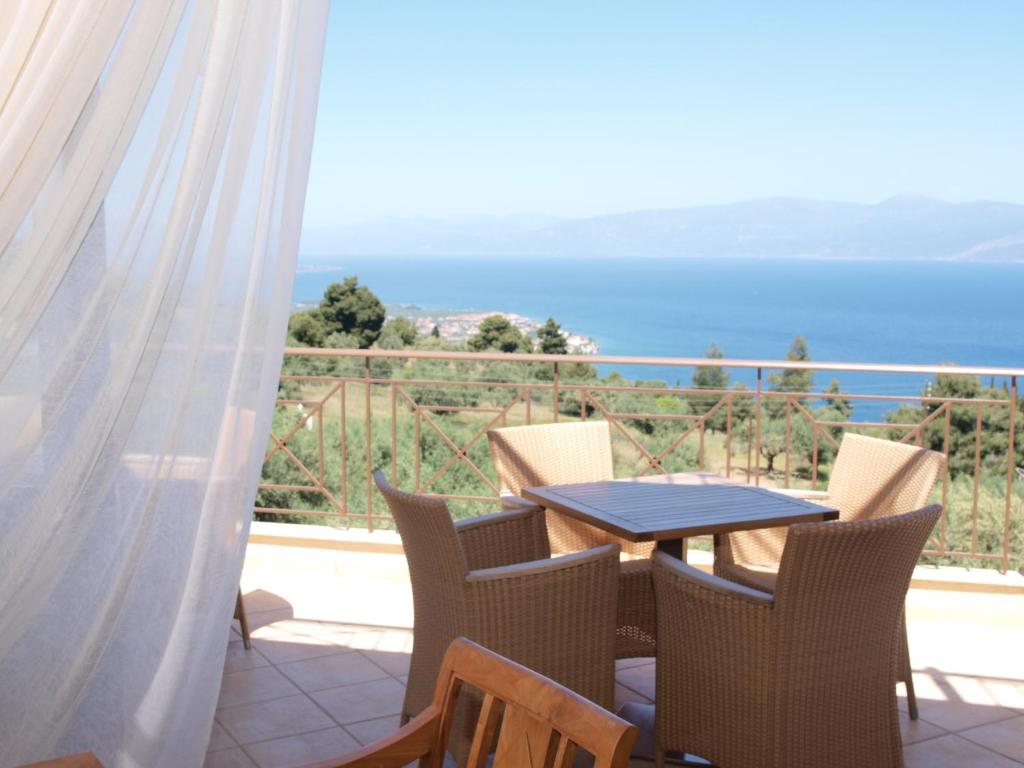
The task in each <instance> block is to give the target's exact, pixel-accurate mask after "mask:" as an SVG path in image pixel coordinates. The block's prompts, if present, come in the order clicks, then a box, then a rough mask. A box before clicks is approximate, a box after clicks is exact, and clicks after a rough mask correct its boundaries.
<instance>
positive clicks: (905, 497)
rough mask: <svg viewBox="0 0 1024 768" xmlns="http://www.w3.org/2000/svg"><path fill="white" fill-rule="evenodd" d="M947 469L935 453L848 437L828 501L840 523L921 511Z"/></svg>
mask: <svg viewBox="0 0 1024 768" xmlns="http://www.w3.org/2000/svg"><path fill="white" fill-rule="evenodd" d="M945 465H946V459H945V457H944V456H943V455H942V454H941V453H937V452H936V451H929V450H927V449H925V448H919V447H917V446H914V445H904V444H903V443H896V442H893V441H891V440H880V439H878V438H876V437H865V436H864V435H856V434H853V433H849V432H848V433H846V434H844V435H843V442H842V443H841V444H840V446H839V453H838V454H837V455H836V460H835V464H834V466H833V468H832V475H831V477H830V478H829V482H828V495H829V499H830V501H831V503H833V504H834V505H835V507H836V508H837V509H838V510H839V517H840V519H841V520H866V519H868V518H873V517H879V516H886V515H896V514H901V513H903V512H909V511H911V510H913V509H920V508H921V507H923V506H924V505H925V504H926V503H927V501H928V496H929V494H931V492H932V488H933V487H934V486H935V482H936V481H937V480H938V478H939V475H940V474H941V473H942V471H943V469H944V468H945Z"/></svg>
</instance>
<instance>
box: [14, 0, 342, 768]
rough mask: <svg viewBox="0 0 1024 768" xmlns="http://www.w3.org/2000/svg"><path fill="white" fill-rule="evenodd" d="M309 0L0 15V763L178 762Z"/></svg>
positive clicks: (272, 294)
mask: <svg viewBox="0 0 1024 768" xmlns="http://www.w3.org/2000/svg"><path fill="white" fill-rule="evenodd" d="M326 14H327V0H280V1H279V2H273V3H269V2H265V1H264V0H248V1H247V0H220V1H218V2H214V0H136V1H135V2H131V1H130V0H96V1H95V2H90V3H81V2H77V0H49V1H48V2H47V1H44V0H12V3H11V8H10V9H9V12H8V9H6V8H5V14H4V15H3V18H2V19H0V765H16V764H18V763H21V762H29V761H32V760H40V759H44V758H47V757H51V756H54V755H58V754H64V753H69V752H75V751H82V750H92V751H94V752H96V753H97V755H98V756H99V757H100V758H101V760H103V761H104V762H105V763H106V764H107V765H108V766H147V767H150V766H168V767H170V766H175V767H179V766H197V765H201V763H202V760H203V755H204V752H205V749H206V739H207V736H208V733H209V727H210V723H211V721H212V717H213V712H214V708H215V706H216V699H217V694H218V690H219V683H220V677H221V670H222V665H223V657H224V652H225V643H226V640H227V632H228V619H229V617H230V615H231V611H232V607H233V602H234V593H235V590H236V588H237V584H238V577H239V575H240V571H241V563H242V556H243V553H244V544H245V538H246V535H247V532H248V522H249V518H250V516H251V509H252V504H253V499H254V496H255V492H256V483H257V481H258V477H259V472H260V467H261V461H262V454H263V451H264V449H265V442H266V436H267V434H268V431H269V426H270V418H271V415H272V410H273V402H274V397H275V392H276V387H277V377H278V373H279V371H280V364H281V351H282V347H283V344H284V335H285V328H286V323H287V316H288V311H289V307H290V299H291V287H292V275H293V274H294V268H295V259H296V252H297V248H298V239H299V229H300V225H301V217H302V208H303V202H304V195H305V186H306V179H307V176H308V170H309V156H310V147H311V143H312V131H313V122H314V119H315V112H316V100H317V97H318V93H319V76H320V75H319V73H320V65H321V59H322V52H323V40H324V31H325V27H326Z"/></svg>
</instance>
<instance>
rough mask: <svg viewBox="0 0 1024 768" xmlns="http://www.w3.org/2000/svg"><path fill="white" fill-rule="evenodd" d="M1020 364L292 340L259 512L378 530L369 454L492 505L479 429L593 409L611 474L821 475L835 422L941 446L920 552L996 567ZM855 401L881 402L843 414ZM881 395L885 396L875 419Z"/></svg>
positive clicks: (802, 480) (463, 507) (1012, 502)
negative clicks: (904, 390) (810, 387)
mask: <svg viewBox="0 0 1024 768" xmlns="http://www.w3.org/2000/svg"><path fill="white" fill-rule="evenodd" d="M593 366H600V367H601V369H602V370H605V371H607V370H608V369H609V368H614V369H615V370H617V371H620V372H622V375H628V373H629V370H630V369H633V370H641V371H642V370H649V369H650V368H651V367H656V368H658V369H662V370H678V371H679V374H680V375H681V376H682V375H686V374H687V370H686V369H693V368H696V367H715V368H721V369H723V370H727V371H730V372H734V373H740V374H741V375H745V376H746V377H747V378H748V380H749V382H750V384H749V386H747V387H740V388H737V387H729V388H721V389H698V388H694V387H687V386H682V385H675V386H672V385H669V384H665V383H661V382H637V383H632V382H630V381H628V380H626V379H623V378H621V377H609V376H605V377H604V378H603V379H599V378H596V377H595V376H594V373H593V371H594V368H593ZM783 371H813V372H816V373H833V374H837V375H840V376H842V375H843V374H847V375H851V374H852V375H855V376H856V377H857V378H858V380H863V379H864V378H865V377H866V376H871V377H872V380H873V381H874V380H875V377H877V383H875V384H874V385H873V386H872V387H871V392H870V393H863V392H861V393H858V392H852V391H851V392H843V391H822V390H820V389H816V390H815V391H782V390H780V388H779V386H778V385H779V381H778V380H773V379H771V378H770V377H771V375H772V374H777V373H779V372H783ZM743 372H745V373H743ZM894 376H900V377H904V379H905V378H906V377H907V376H914V377H921V383H922V387H921V391H920V392H919V393H918V394H901V393H885V394H883V393H881V392H884V391H885V390H886V381H887V380H889V381H892V378H893V377H894ZM1022 376H1024V369H1015V368H993V367H974V368H971V367H960V366H920V365H870V364H860V363H829V362H796V361H788V360H728V359H710V360H709V359H691V358H661V357H623V356H609V355H600V356H592V355H543V354H500V353H471V352H442V351H437V352H434V351H424V350H398V351H395V350H329V349H313V348H290V349H287V350H286V351H285V366H284V370H283V373H282V376H281V392H280V397H279V399H278V408H277V413H276V415H275V420H274V428H273V432H272V434H271V437H270V444H269V447H268V450H267V453H266V456H265V463H264V476H263V482H262V483H261V485H260V495H259V497H258V500H257V507H256V512H257V514H258V515H259V516H261V517H264V518H267V519H279V520H280V519H284V520H305V521H309V520H310V518H313V519H315V520H318V521H320V522H324V523H327V524H333V525H345V526H352V525H356V526H364V527H367V528H369V529H371V530H372V529H373V528H375V527H389V526H390V518H389V517H388V515H387V509H386V506H385V505H384V504H383V501H382V500H381V499H380V498H379V497H377V495H376V490H375V488H374V486H373V483H372V482H371V474H372V472H373V470H374V469H375V468H376V467H378V466H381V467H383V468H385V469H387V470H388V471H389V473H390V475H391V477H392V479H393V481H394V482H396V483H397V484H398V485H399V486H400V487H402V488H405V489H407V490H414V491H416V492H419V493H435V494H438V495H441V496H444V497H445V498H447V499H449V500H450V501H451V502H452V505H453V509H454V511H455V512H456V514H460V515H467V514H473V513H475V512H481V511H492V510H493V509H494V508H496V506H497V504H498V486H497V480H496V478H495V475H494V472H493V468H492V467H491V460H490V454H489V451H488V448H487V440H486V432H487V430H488V429H490V428H492V427H496V426H506V425H513V424H531V423H541V422H551V421H559V420H570V419H588V418H601V419H605V420H607V421H608V423H609V425H610V426H611V428H612V433H613V435H614V441H613V442H614V445H613V448H614V454H615V463H616V474H617V475H618V476H636V475H642V474H651V473H659V472H661V473H664V472H673V471H685V470H700V471H714V472H719V473H721V474H723V475H724V476H726V477H730V478H734V479H739V480H742V481H746V482H749V483H752V484H755V485H775V486H782V487H787V488H788V487H807V488H817V489H822V488H823V487H824V483H825V482H826V480H827V472H828V469H829V466H830V463H831V460H832V457H833V456H834V454H835V450H836V449H837V448H838V445H839V441H840V439H841V437H842V433H843V432H844V431H846V430H855V431H857V432H860V433H864V434H873V435H876V436H879V437H886V438H888V439H893V440H897V441H900V442H905V443H915V444H918V445H927V446H929V447H932V448H934V449H936V450H940V451H942V452H943V453H944V454H945V455H946V458H947V467H948V468H947V471H946V473H945V475H944V476H943V478H942V480H941V482H940V483H939V484H938V485H937V487H936V490H935V493H934V495H935V500H936V501H939V502H940V503H942V505H943V508H944V509H945V512H944V515H943V518H942V521H941V523H940V525H939V527H938V529H937V530H936V531H935V534H934V536H933V540H932V542H931V544H930V545H929V548H928V549H927V551H926V556H927V557H929V558H933V559H938V560H941V561H943V562H960V563H970V562H974V563H981V562H988V563H991V564H994V565H997V566H998V567H999V568H1000V569H1002V570H1006V569H1008V568H1010V567H1011V563H1012V564H1013V565H1014V566H1015V567H1018V566H1019V564H1020V563H1021V558H1022V556H1024V512H1022V506H1024V479H1021V478H1020V477H1019V475H1020V473H1021V470H1020V469H1019V468H1018V467H1017V460H1018V454H1019V453H1020V450H1019V449H1020V447H1021V445H1022V444H1024V440H1022V438H1024V436H1022V435H1020V434H1019V433H1020V429H1019V427H1018V424H1017V421H1018V419H1019V418H1020V405H1019V403H1018V391H1017V386H1018V379H1019V378H1020V377H1022ZM926 377H934V378H933V379H926ZM943 378H947V379H952V380H957V381H962V382H968V383H970V382H974V383H975V385H976V386H975V385H971V386H967V387H965V388H964V387H961V388H960V389H967V390H969V393H968V394H964V393H962V392H959V391H956V390H957V388H956V387H953V388H948V387H947V389H951V390H952V391H950V392H946V393H945V394H943V393H942V392H941V391H940V390H941V389H942V387H938V386H930V382H934V381H939V382H941V381H942V379H943ZM986 380H987V382H988V384H987V385H985V386H981V384H980V383H979V382H982V381H986ZM868 403H870V404H871V405H870V406H869V405H865V404H868ZM901 406H902V410H896V409H899V408H900V407H901ZM851 408H852V411H853V414H852V415H850V410H851ZM858 408H860V409H862V410H863V409H869V410H871V411H872V413H874V414H876V417H874V418H870V419H869V420H855V418H854V417H855V416H856V415H857V410H858ZM883 408H890V409H893V410H892V411H891V412H889V413H887V414H884V415H881V416H877V415H878V414H880V413H881V409H883Z"/></svg>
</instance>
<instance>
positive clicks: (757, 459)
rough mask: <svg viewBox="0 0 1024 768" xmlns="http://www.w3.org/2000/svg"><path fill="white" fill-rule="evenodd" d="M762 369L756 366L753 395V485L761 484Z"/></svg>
mask: <svg viewBox="0 0 1024 768" xmlns="http://www.w3.org/2000/svg"><path fill="white" fill-rule="evenodd" d="M762 371H763V369H762V368H761V367H760V366H758V368H757V394H756V395H755V397H754V485H761V389H762V387H763V378H764V376H763V373H762ZM748 482H749V478H748Z"/></svg>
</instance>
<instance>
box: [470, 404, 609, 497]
mask: <svg viewBox="0 0 1024 768" xmlns="http://www.w3.org/2000/svg"><path fill="white" fill-rule="evenodd" d="M487 441H488V443H490V446H491V455H492V456H493V458H494V469H495V471H496V472H497V474H498V483H499V485H500V487H501V489H502V490H503V491H509V492H511V493H513V494H516V495H518V494H519V492H520V491H521V490H522V489H523V488H524V487H526V486H531V485H561V484H563V483H587V482H593V481H597V480H612V479H613V478H614V477H615V475H614V472H613V470H612V444H611V434H610V433H609V431H608V422H606V421H582V422H567V423H564V424H534V425H531V426H526V427H504V428H502V429H492V430H489V431H488V432H487Z"/></svg>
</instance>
